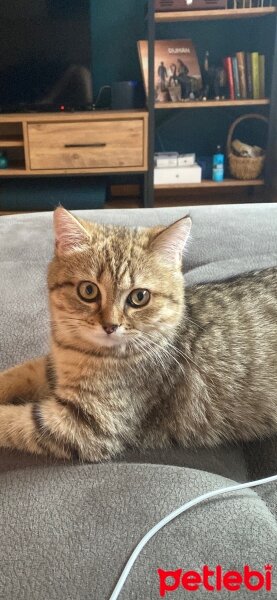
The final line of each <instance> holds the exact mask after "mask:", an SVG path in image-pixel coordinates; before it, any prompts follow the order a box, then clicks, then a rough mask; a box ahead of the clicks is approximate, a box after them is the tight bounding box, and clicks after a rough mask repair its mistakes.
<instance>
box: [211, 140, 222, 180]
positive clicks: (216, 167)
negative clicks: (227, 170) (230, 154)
mask: <svg viewBox="0 0 277 600" xmlns="http://www.w3.org/2000/svg"><path fill="white" fill-rule="evenodd" d="M223 179H224V154H222V151H221V146H217V147H216V153H215V154H214V155H213V181H218V182H219V181H223Z"/></svg>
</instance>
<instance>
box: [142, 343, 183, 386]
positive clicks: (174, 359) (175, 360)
mask: <svg viewBox="0 0 277 600" xmlns="http://www.w3.org/2000/svg"><path fill="white" fill-rule="evenodd" d="M144 335H145V336H146V337H148V338H149V340H148V343H149V344H150V345H151V344H153V346H155V348H157V349H158V351H159V352H161V353H163V354H164V355H165V356H166V357H168V358H169V359H171V360H173V361H174V362H175V363H176V364H177V365H178V367H179V368H180V369H181V371H182V372H183V374H184V376H185V375H186V373H185V370H184V368H183V366H182V365H181V363H180V362H179V361H178V360H177V359H176V358H175V356H173V354H171V353H170V352H169V351H168V350H167V349H166V347H165V346H162V345H161V344H158V343H157V342H156V341H154V340H153V338H152V337H151V334H149V333H147V334H146V333H145V332H144Z"/></svg>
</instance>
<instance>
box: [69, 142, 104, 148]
mask: <svg viewBox="0 0 277 600" xmlns="http://www.w3.org/2000/svg"><path fill="white" fill-rule="evenodd" d="M104 146H107V144H104V143H99V144H97V143H96V144H64V147H65V148H104Z"/></svg>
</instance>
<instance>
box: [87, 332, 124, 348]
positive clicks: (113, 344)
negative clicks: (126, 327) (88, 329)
mask: <svg viewBox="0 0 277 600" xmlns="http://www.w3.org/2000/svg"><path fill="white" fill-rule="evenodd" d="M91 342H92V344H93V345H95V346H98V347H100V348H120V347H122V346H125V345H126V340H124V338H122V337H121V338H116V337H111V336H109V335H107V334H104V335H103V336H102V335H99V336H95V337H93V338H92V340H91Z"/></svg>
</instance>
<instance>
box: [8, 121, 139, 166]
mask: <svg viewBox="0 0 277 600" xmlns="http://www.w3.org/2000/svg"><path fill="white" fill-rule="evenodd" d="M147 121H148V114H147V112H146V111H136V110H133V111H105V112H93V113H90V112H82V113H51V114H46V113H40V114H21V115H19V114H13V115H0V150H1V149H5V151H6V153H7V155H8V160H9V168H8V169H3V170H0V177H1V176H5V175H6V176H9V177H10V176H11V175H13V176H23V175H27V176H32V175H66V174H70V175H72V174H76V175H77V174H82V173H83V174H101V173H128V172H138V173H145V172H146V171H147V168H148V160H147Z"/></svg>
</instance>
